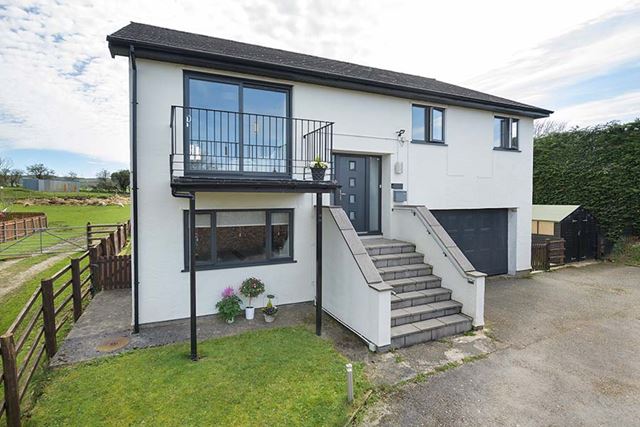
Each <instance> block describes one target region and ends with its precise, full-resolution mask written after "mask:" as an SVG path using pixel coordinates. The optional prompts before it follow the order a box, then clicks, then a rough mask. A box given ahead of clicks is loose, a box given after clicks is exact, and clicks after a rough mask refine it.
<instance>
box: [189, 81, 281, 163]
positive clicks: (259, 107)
mask: <svg viewBox="0 0 640 427" xmlns="http://www.w3.org/2000/svg"><path fill="white" fill-rule="evenodd" d="M185 89H186V99H185V105H186V106H187V108H186V111H185V135H186V138H185V163H186V164H187V170H188V171H189V172H192V173H198V172H201V173H207V172H209V173H211V172H224V173H250V174H251V173H259V174H274V175H280V174H286V173H288V171H289V158H290V153H289V151H290V147H289V121H288V117H289V90H288V89H287V88H279V87H271V86H263V85H256V84H254V83H248V82H242V81H236V80H226V79H225V80H220V79H216V78H211V77H209V76H205V77H203V76H201V75H187V77H186V84H185Z"/></svg>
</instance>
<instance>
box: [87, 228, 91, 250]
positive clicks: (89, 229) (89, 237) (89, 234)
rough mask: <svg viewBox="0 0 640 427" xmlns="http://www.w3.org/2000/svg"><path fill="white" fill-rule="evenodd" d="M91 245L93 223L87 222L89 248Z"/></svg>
mask: <svg viewBox="0 0 640 427" xmlns="http://www.w3.org/2000/svg"><path fill="white" fill-rule="evenodd" d="M90 247H91V223H90V222H87V249H89V248H90Z"/></svg>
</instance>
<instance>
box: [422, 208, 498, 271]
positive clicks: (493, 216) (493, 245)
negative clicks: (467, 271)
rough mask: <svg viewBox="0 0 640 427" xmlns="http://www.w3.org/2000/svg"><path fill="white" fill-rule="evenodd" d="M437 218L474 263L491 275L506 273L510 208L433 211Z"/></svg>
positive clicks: (476, 266) (480, 269) (478, 268)
mask: <svg viewBox="0 0 640 427" xmlns="http://www.w3.org/2000/svg"><path fill="white" fill-rule="evenodd" d="M432 212H433V214H434V215H435V217H436V219H437V220H438V221H439V222H440V224H441V225H442V226H443V227H444V229H445V230H447V233H449V235H450V236H451V238H452V239H453V241H454V242H456V245H458V247H459V248H460V250H461V251H462V252H463V253H464V254H465V256H466V257H467V259H468V260H469V261H470V262H471V264H473V266H474V267H475V268H476V269H477V270H478V271H482V272H483V273H486V274H489V275H495V274H505V273H506V272H507V257H508V255H507V253H508V249H507V248H508V244H507V237H508V233H507V230H508V229H507V210H506V209H456V210H442V211H438V210H434V211H432Z"/></svg>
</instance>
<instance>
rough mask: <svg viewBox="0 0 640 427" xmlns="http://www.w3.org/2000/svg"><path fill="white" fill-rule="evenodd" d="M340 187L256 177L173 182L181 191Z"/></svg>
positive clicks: (286, 190) (285, 190)
mask: <svg viewBox="0 0 640 427" xmlns="http://www.w3.org/2000/svg"><path fill="white" fill-rule="evenodd" d="M339 187H340V186H339V185H338V183H337V182H336V181H312V180H296V179H271V178H270V179H264V178H262V179H261V178H255V177H253V178H252V177H233V178H221V177H212V176H207V177H174V178H173V179H172V182H171V188H172V189H173V190H175V191H181V192H195V191H197V192H252V193H263V192H264V193H330V192H332V191H334V190H335V189H336V188H339Z"/></svg>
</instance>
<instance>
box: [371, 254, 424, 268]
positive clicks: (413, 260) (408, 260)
mask: <svg viewBox="0 0 640 427" xmlns="http://www.w3.org/2000/svg"><path fill="white" fill-rule="evenodd" d="M422 262H424V257H423V256H415V257H402V258H394V259H379V260H376V261H373V264H374V265H375V266H376V268H383V267H397V266H399V265H409V264H421V263H422Z"/></svg>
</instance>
